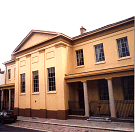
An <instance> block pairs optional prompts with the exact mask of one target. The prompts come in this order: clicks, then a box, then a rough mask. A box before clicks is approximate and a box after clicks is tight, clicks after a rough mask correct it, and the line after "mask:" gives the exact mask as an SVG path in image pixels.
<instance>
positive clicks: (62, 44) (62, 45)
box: [54, 41, 67, 48]
mask: <svg viewBox="0 0 135 132" xmlns="http://www.w3.org/2000/svg"><path fill="white" fill-rule="evenodd" d="M54 46H55V48H59V47H63V48H66V47H67V44H66V43H65V42H62V41H59V42H57V43H56V44H55V45H54Z"/></svg>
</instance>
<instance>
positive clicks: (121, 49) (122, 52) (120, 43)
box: [117, 37, 130, 58]
mask: <svg viewBox="0 0 135 132" xmlns="http://www.w3.org/2000/svg"><path fill="white" fill-rule="evenodd" d="M117 47H118V53H119V58H122V57H126V56H130V53H129V47H128V40H127V37H124V38H120V39H117Z"/></svg>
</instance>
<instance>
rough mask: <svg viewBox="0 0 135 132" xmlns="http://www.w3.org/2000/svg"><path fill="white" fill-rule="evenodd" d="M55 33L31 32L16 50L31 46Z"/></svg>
mask: <svg viewBox="0 0 135 132" xmlns="http://www.w3.org/2000/svg"><path fill="white" fill-rule="evenodd" d="M55 35H56V34H47V33H33V34H32V35H31V36H30V37H29V39H28V40H27V41H26V42H24V43H23V44H22V46H20V48H19V49H18V50H17V51H19V50H24V49H27V48H29V47H31V46H34V45H36V44H38V43H40V42H43V41H45V40H47V39H50V38H52V37H54V36H55Z"/></svg>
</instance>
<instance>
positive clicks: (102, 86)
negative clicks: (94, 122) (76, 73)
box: [68, 76, 134, 119]
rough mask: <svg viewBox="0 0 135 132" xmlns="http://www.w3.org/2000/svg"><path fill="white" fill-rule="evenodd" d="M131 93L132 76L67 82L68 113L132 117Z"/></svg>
mask: <svg viewBox="0 0 135 132" xmlns="http://www.w3.org/2000/svg"><path fill="white" fill-rule="evenodd" d="M84 83H85V85H84ZM84 88H85V89H86V90H84ZM84 93H85V94H84ZM133 93H134V76H125V77H114V78H111V79H110V78H109V79H97V80H87V81H86V82H81V81H80V82H72V83H69V95H70V96H69V101H68V104H69V115H81V116H87V117H89V116H95V117H112V118H124V119H133V117H134V101H133ZM87 95H88V99H87V97H86V96H87ZM86 107H88V108H86Z"/></svg>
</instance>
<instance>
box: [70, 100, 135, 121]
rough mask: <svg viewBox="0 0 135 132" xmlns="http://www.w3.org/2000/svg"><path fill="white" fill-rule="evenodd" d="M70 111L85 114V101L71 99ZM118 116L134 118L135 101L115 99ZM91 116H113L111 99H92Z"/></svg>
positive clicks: (90, 105) (90, 103)
mask: <svg viewBox="0 0 135 132" xmlns="http://www.w3.org/2000/svg"><path fill="white" fill-rule="evenodd" d="M68 104H69V112H70V114H75V115H84V113H85V107H83V108H82V106H84V103H81V102H79V101H69V102H68ZM115 108H116V115H117V118H124V119H133V118H134V101H133V100H129V101H124V100H115ZM89 110H90V116H108V117H110V116H111V113H110V103H109V101H90V102H89Z"/></svg>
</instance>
